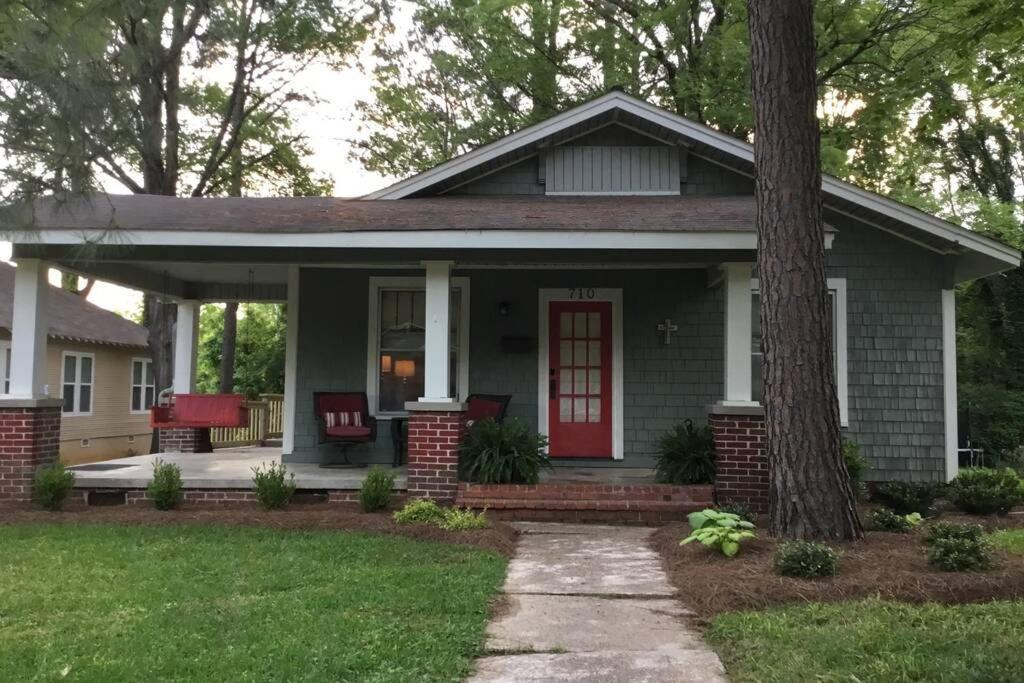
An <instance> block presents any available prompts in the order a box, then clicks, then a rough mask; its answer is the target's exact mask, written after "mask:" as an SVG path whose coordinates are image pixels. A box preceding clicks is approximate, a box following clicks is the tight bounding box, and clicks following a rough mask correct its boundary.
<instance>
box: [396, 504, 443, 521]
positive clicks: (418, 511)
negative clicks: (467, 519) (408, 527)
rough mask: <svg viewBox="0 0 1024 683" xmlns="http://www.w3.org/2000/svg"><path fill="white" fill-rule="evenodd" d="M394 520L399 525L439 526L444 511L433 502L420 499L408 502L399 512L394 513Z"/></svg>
mask: <svg viewBox="0 0 1024 683" xmlns="http://www.w3.org/2000/svg"><path fill="white" fill-rule="evenodd" d="M394 518H395V521H396V522H398V523H399V524H415V523H419V524H440V523H441V522H442V521H443V520H444V510H442V509H441V508H440V507H438V505H437V503H435V502H434V501H432V500H427V499H425V498H420V499H417V500H410V501H409V502H408V503H406V504H405V507H403V508H402V509H401V510H397V511H395V514H394Z"/></svg>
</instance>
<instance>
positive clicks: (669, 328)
mask: <svg viewBox="0 0 1024 683" xmlns="http://www.w3.org/2000/svg"><path fill="white" fill-rule="evenodd" d="M678 331H679V325H676V324H673V322H672V318H665V322H661V323H658V332H663V333H664V334H665V346H668V345H669V344H671V343H672V333H673V332H678Z"/></svg>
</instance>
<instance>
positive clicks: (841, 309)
mask: <svg viewBox="0 0 1024 683" xmlns="http://www.w3.org/2000/svg"><path fill="white" fill-rule="evenodd" d="M826 284H827V286H828V289H829V291H833V292H835V301H836V320H835V323H836V337H835V342H836V394H837V395H838V397H839V424H840V425H841V426H843V427H849V426H850V389H849V386H850V382H849V357H848V355H847V350H848V341H849V340H848V337H847V328H846V278H843V277H830V278H828V279H827V283H826ZM759 291H761V283H760V282H759V281H758V280H757V278H754V279H752V280H751V281H750V293H751V294H753V293H754V292H759Z"/></svg>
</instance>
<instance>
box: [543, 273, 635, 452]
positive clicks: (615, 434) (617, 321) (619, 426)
mask: <svg viewBox="0 0 1024 683" xmlns="http://www.w3.org/2000/svg"><path fill="white" fill-rule="evenodd" d="M584 289H586V290H587V291H588V294H589V291H590V288H584ZM571 290H576V291H579V288H569V287H559V288H557V289H541V290H538V301H539V306H538V319H537V323H538V325H537V329H538V334H537V341H538V344H537V348H538V352H537V399H538V400H537V428H538V429H537V431H538V432H539V433H540V434H543V435H544V436H550V433H549V432H550V429H549V428H548V427H549V425H548V402H549V401H550V395H549V392H548V388H549V385H548V368H549V358H548V354H549V346H550V342H549V339H548V334H549V323H548V321H549V315H550V314H549V308H550V304H551V302H553V301H608V302H610V303H611V305H612V459H613V460H622V459H623V457H624V456H625V450H626V447H625V438H624V435H625V430H624V423H623V419H622V411H623V399H622V397H623V383H622V382H623V380H622V368H623V349H622V290H621V289H605V288H597V287H595V288H593V293H594V296H593V297H590V296H588V297H587V298H586V299H578V298H574V297H573V296H572V293H571ZM566 459H567V460H568V459H570V458H566Z"/></svg>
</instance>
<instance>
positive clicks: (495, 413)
mask: <svg viewBox="0 0 1024 683" xmlns="http://www.w3.org/2000/svg"><path fill="white" fill-rule="evenodd" d="M511 400H512V397H511V396H509V395H504V394H470V395H469V397H468V398H467V399H466V422H467V423H469V424H472V423H473V422H476V421H477V420H483V419H485V418H488V417H489V418H491V419H492V420H494V421H495V422H501V421H502V420H504V419H505V412H506V411H507V410H508V404H509V402H510V401H511Z"/></svg>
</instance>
